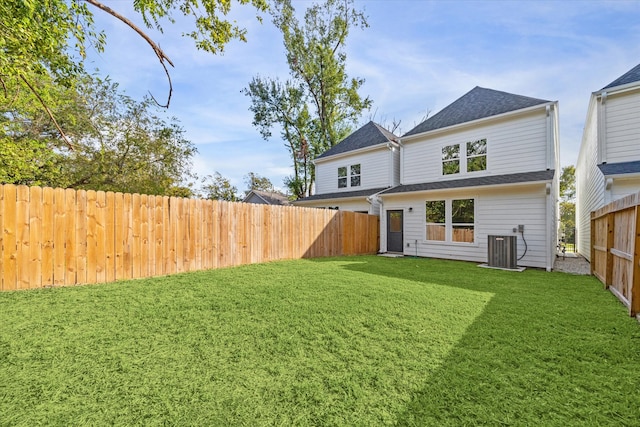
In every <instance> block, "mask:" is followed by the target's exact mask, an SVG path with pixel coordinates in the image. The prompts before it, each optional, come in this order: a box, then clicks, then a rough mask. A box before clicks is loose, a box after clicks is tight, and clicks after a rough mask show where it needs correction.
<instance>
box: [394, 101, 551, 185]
mask: <svg viewBox="0 0 640 427" xmlns="http://www.w3.org/2000/svg"><path fill="white" fill-rule="evenodd" d="M479 139H486V140H487V170H486V171H477V172H470V173H467V172H466V169H463V168H461V171H460V173H457V174H452V175H444V176H443V175H442V148H443V147H446V146H451V145H456V144H460V147H461V155H466V143H467V142H469V141H477V140H479ZM404 144H405V145H404V149H403V150H404V151H403V156H402V157H403V162H404V163H403V167H402V173H403V177H402V183H403V184H414V183H421V182H431V181H438V180H446V179H461V178H467V177H471V176H480V175H483V174H490V175H503V174H510V173H519V172H527V171H539V170H544V169H546V168H547V123H546V112H545V110H544V109H540V110H539V111H534V112H531V113H529V114H526V115H523V116H518V117H513V118H510V119H509V120H506V119H505V120H498V121H493V122H490V123H489V124H484V125H482V124H478V125H476V126H474V127H469V128H463V129H459V130H457V131H455V132H445V133H442V134H435V135H431V136H429V135H428V134H427V136H426V137H425V138H423V139H420V138H418V139H414V140H409V141H405V142H404ZM554 154H555V153H552V155H554Z"/></svg>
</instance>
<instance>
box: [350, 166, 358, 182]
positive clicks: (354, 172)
mask: <svg viewBox="0 0 640 427" xmlns="http://www.w3.org/2000/svg"><path fill="white" fill-rule="evenodd" d="M351 186H352V187H359V186H360V165H359V164H357V165H351Z"/></svg>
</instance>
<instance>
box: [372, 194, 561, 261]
mask: <svg viewBox="0 0 640 427" xmlns="http://www.w3.org/2000/svg"><path fill="white" fill-rule="evenodd" d="M444 199H474V200H475V202H474V204H475V230H474V234H475V242H474V243H456V242H438V241H427V240H426V238H425V217H426V205H425V200H444ZM548 199H550V198H549V197H548V196H547V194H546V189H545V184H535V185H525V186H513V187H510V188H509V187H501V188H499V189H481V188H477V189H471V190H469V189H467V190H448V191H433V192H429V193H428V195H426V194H411V195H401V196H393V197H392V196H389V197H385V200H384V209H385V210H394V209H404V242H405V248H404V253H405V254H406V255H417V256H423V257H433V258H444V259H455V260H464V261H474V262H478V263H485V262H487V236H488V235H517V236H518V256H522V254H523V253H524V251H525V244H524V241H523V240H522V237H521V235H520V233H514V232H513V228H515V227H517V226H518V225H519V224H523V225H524V226H525V229H524V238H525V239H526V242H527V252H526V255H525V256H524V258H523V259H522V260H520V261H518V265H522V266H527V267H538V268H548V267H549V265H548V264H549V262H550V260H552V257H551V256H550V255H549V246H550V244H549V241H548V239H549V238H555V232H553V231H551V230H550V229H549V227H554V226H555V225H554V224H549V222H554V219H553V218H551V219H549V217H548V210H549V209H550V208H549V206H548V205H547V201H548ZM409 207H411V208H413V209H412V210H411V211H410V212H409V210H408V209H409ZM552 208H553V206H552ZM383 219H384V215H382V216H381V220H383ZM382 230H384V231H383V233H382V234H381V245H383V246H381V248H383V249H384V248H385V247H386V240H385V236H386V228H384V226H383V228H382ZM406 244H409V246H408V247H407V246H406Z"/></svg>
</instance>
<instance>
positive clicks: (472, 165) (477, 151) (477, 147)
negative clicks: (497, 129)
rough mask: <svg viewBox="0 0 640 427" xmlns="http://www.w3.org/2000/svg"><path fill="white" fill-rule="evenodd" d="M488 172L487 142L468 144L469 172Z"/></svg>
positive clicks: (484, 140) (480, 141)
mask: <svg viewBox="0 0 640 427" xmlns="http://www.w3.org/2000/svg"><path fill="white" fill-rule="evenodd" d="M483 170H487V140H486V139H479V140H477V141H474V142H467V172H476V171H483Z"/></svg>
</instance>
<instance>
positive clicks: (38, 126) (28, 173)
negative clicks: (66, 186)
mask: <svg viewBox="0 0 640 427" xmlns="http://www.w3.org/2000/svg"><path fill="white" fill-rule="evenodd" d="M89 79H90V78H89V77H86V78H85V80H89ZM33 84H34V86H36V87H38V88H46V89H45V90H43V91H42V96H43V97H45V99H46V102H47V104H48V105H49V106H50V108H51V110H52V111H54V112H55V114H56V116H57V117H58V121H59V124H61V125H62V126H64V127H65V128H66V129H67V130H66V133H67V136H68V138H69V141H71V140H73V141H78V140H79V139H81V138H82V135H83V134H85V133H86V132H87V130H89V131H92V132H93V128H92V126H91V124H90V121H89V111H88V109H87V108H86V105H85V103H84V101H83V100H82V95H80V93H79V91H78V88H77V87H72V88H66V87H64V86H61V85H54V84H51V78H50V77H49V76H47V75H42V76H38V77H37V79H36V80H35V81H34V83H33ZM5 95H6V98H4V100H5V101H4V102H0V182H3V183H14V184H25V185H49V186H58V185H60V179H61V169H60V163H61V162H62V161H63V160H64V157H65V155H66V154H67V153H68V151H69V150H68V145H66V143H65V142H63V141H62V140H61V139H60V137H59V136H60V134H59V132H58V130H57V128H56V126H55V125H54V123H53V122H52V121H51V120H50V117H49V115H48V113H47V112H46V111H45V110H44V109H43V108H42V107H41V105H39V104H37V103H34V97H33V93H32V92H31V91H30V90H29V89H28V88H26V87H24V86H23V85H12V86H9V87H7V88H6V90H5ZM0 99H2V98H1V97H0Z"/></svg>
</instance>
